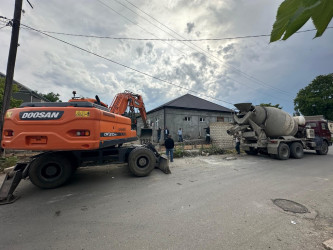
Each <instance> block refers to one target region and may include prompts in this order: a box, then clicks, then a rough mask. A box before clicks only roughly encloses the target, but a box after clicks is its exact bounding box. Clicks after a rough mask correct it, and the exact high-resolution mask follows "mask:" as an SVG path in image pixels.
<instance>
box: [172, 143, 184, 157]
mask: <svg viewBox="0 0 333 250" xmlns="http://www.w3.org/2000/svg"><path fill="white" fill-rule="evenodd" d="M184 154H185V149H184V144H181V145H180V147H176V148H175V150H174V151H173V157H174V158H181V157H184Z"/></svg>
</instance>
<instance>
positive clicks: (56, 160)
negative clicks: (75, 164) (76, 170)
mask: <svg viewBox="0 0 333 250" xmlns="http://www.w3.org/2000/svg"><path fill="white" fill-rule="evenodd" d="M72 173H73V169H72V166H71V163H70V161H69V160H68V159H67V157H66V156H65V155H63V154H57V153H46V154H43V155H41V156H39V157H38V158H36V159H35V160H34V161H33V162H31V164H30V168H29V178H30V180H31V182H32V183H33V184H34V185H36V186H37V187H39V188H44V189H50V188H57V187H60V186H61V185H63V184H65V183H66V182H67V181H68V180H69V179H70V177H71V175H72Z"/></svg>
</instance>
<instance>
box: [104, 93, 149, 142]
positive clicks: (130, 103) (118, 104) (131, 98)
mask: <svg viewBox="0 0 333 250" xmlns="http://www.w3.org/2000/svg"><path fill="white" fill-rule="evenodd" d="M127 107H129V109H130V113H131V114H133V115H134V114H135V111H134V108H137V109H139V111H140V115H141V118H142V121H143V126H144V127H143V128H142V129H141V134H140V140H141V143H149V142H150V141H151V136H152V134H153V131H152V129H150V128H149V126H148V123H147V113H146V108H145V104H144V102H143V99H142V96H141V95H138V94H134V93H132V92H130V91H128V90H125V92H123V93H119V94H117V95H116V96H115V97H114V99H113V101H112V103H111V105H110V107H109V108H110V111H111V113H115V114H118V115H124V113H125V112H126V110H127Z"/></svg>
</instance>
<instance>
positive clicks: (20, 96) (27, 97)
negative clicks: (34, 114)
mask: <svg viewBox="0 0 333 250" xmlns="http://www.w3.org/2000/svg"><path fill="white" fill-rule="evenodd" d="M12 96H13V98H14V99H17V100H22V101H23V102H45V101H44V100H42V99H41V98H37V97H35V96H33V95H31V94H30V93H29V92H15V93H13V94H12Z"/></svg>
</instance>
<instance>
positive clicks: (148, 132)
mask: <svg viewBox="0 0 333 250" xmlns="http://www.w3.org/2000/svg"><path fill="white" fill-rule="evenodd" d="M152 136H153V130H152V129H151V128H142V129H141V134H140V141H141V144H147V143H151V139H152Z"/></svg>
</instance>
